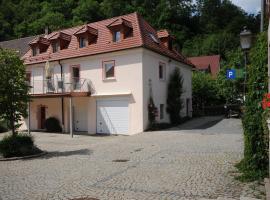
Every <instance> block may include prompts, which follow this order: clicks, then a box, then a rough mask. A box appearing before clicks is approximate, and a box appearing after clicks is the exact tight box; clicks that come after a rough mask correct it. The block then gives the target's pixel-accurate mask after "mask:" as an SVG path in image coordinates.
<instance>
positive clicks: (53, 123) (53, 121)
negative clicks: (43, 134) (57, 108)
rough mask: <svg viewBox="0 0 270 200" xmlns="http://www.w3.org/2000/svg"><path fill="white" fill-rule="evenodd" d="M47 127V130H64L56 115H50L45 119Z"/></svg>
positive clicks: (52, 131)
mask: <svg viewBox="0 0 270 200" xmlns="http://www.w3.org/2000/svg"><path fill="white" fill-rule="evenodd" d="M45 129H46V131H47V132H51V133H54V132H56V133H57V132H62V128H61V126H60V122H59V120H58V119H57V118H55V117H49V118H48V119H46V121H45Z"/></svg>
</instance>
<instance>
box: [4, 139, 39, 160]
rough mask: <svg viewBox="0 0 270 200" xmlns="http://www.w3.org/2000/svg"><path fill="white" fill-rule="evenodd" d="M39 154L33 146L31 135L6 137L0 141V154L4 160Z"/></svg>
mask: <svg viewBox="0 0 270 200" xmlns="http://www.w3.org/2000/svg"><path fill="white" fill-rule="evenodd" d="M40 152H41V150H39V149H38V148H37V147H35V146H34V140H33V137H32V136H31V135H26V134H16V135H7V136H5V137H4V138H3V139H2V140H1V141H0V153H1V154H2V155H3V157H5V158H9V157H18V156H27V155H33V154H37V153H40Z"/></svg>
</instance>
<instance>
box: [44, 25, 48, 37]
mask: <svg viewBox="0 0 270 200" xmlns="http://www.w3.org/2000/svg"><path fill="white" fill-rule="evenodd" d="M44 34H45V36H47V35H49V27H48V26H46V27H45V33H44Z"/></svg>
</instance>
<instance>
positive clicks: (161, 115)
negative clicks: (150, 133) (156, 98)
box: [159, 104, 164, 119]
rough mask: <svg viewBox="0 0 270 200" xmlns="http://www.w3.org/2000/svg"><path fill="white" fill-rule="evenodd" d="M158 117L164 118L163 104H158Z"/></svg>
mask: <svg viewBox="0 0 270 200" xmlns="http://www.w3.org/2000/svg"><path fill="white" fill-rule="evenodd" d="M159 118H160V119H164V104H160V105H159Z"/></svg>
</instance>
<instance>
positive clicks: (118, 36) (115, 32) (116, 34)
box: [113, 31, 121, 42]
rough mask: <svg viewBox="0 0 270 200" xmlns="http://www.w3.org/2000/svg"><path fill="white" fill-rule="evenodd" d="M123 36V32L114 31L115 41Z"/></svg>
mask: <svg viewBox="0 0 270 200" xmlns="http://www.w3.org/2000/svg"><path fill="white" fill-rule="evenodd" d="M120 38H121V32H120V31H114V32H113V42H119V41H120Z"/></svg>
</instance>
